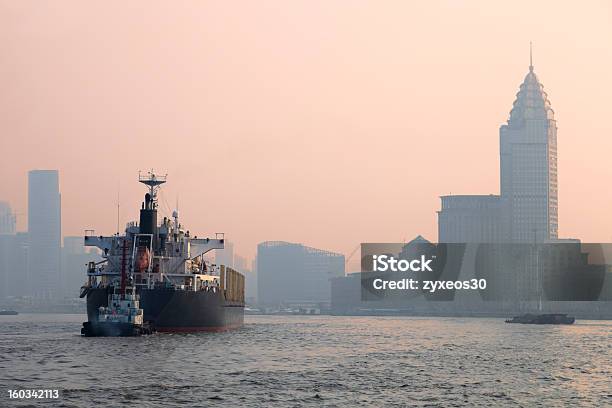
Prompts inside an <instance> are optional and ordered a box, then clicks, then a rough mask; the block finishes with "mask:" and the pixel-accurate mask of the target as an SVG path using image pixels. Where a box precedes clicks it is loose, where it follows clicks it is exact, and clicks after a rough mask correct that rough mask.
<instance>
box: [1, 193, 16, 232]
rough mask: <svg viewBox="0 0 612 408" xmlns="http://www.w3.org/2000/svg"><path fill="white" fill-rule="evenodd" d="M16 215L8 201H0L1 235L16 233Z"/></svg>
mask: <svg viewBox="0 0 612 408" xmlns="http://www.w3.org/2000/svg"><path fill="white" fill-rule="evenodd" d="M15 223H16V218H15V214H13V211H12V210H11V206H10V204H9V203H7V202H6V201H0V235H2V234H14V233H15Z"/></svg>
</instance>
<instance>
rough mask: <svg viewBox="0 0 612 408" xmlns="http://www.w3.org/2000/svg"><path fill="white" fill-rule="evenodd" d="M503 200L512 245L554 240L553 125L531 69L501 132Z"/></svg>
mask: <svg viewBox="0 0 612 408" xmlns="http://www.w3.org/2000/svg"><path fill="white" fill-rule="evenodd" d="M499 141H500V170H501V196H502V200H503V206H504V211H505V212H506V214H505V216H506V217H505V220H504V221H505V222H506V223H507V226H506V228H505V229H506V231H507V236H506V238H507V239H509V240H510V241H511V242H533V241H534V240H535V241H544V240H548V239H556V238H557V229H558V218H557V214H558V212H557V211H558V202H557V125H556V122H555V116H554V112H553V110H552V108H551V107H550V102H549V100H548V96H547V94H546V92H544V87H543V86H542V84H540V81H539V80H538V77H537V76H536V74H535V72H534V70H533V64H531V63H530V65H529V72H528V73H527V76H525V80H524V81H523V83H522V84H521V87H520V89H519V92H518V93H517V95H516V100H515V101H514V105H513V107H512V111H511V112H510V118H509V119H508V123H507V124H504V125H502V126H501V128H500V129H499Z"/></svg>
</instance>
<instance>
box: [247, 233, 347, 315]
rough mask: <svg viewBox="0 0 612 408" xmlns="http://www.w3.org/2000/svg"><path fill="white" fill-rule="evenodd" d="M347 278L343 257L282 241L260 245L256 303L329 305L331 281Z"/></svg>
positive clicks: (269, 304)
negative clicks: (319, 303) (323, 303)
mask: <svg viewBox="0 0 612 408" xmlns="http://www.w3.org/2000/svg"><path fill="white" fill-rule="evenodd" d="M340 276H344V255H341V254H337V253H334V252H329V251H325V250H321V249H316V248H310V247H307V246H304V245H301V244H294V243H290V242H281V241H267V242H262V243H261V244H259V245H258V246H257V302H258V304H260V305H268V306H273V307H276V306H280V305H287V304H291V303H308V302H329V301H330V279H332V278H335V277H340Z"/></svg>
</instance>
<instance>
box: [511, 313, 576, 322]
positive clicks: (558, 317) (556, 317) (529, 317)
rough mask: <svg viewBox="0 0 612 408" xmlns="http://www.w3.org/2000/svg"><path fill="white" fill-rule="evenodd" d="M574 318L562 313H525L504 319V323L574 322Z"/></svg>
mask: <svg viewBox="0 0 612 408" xmlns="http://www.w3.org/2000/svg"><path fill="white" fill-rule="evenodd" d="M575 320H576V319H575V318H574V317H572V316H568V315H567V314H563V313H546V314H532V313H525V314H522V315H520V316H514V317H513V318H512V319H508V320H506V323H521V324H574V321H575Z"/></svg>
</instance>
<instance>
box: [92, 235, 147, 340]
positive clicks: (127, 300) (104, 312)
mask: <svg viewBox="0 0 612 408" xmlns="http://www.w3.org/2000/svg"><path fill="white" fill-rule="evenodd" d="M122 250H123V256H122V257H121V286H120V287H119V288H118V290H117V288H116V287H115V288H114V290H113V292H112V293H110V294H109V295H108V301H107V305H108V306H100V307H99V308H98V316H97V319H95V320H92V321H87V322H84V323H83V328H81V335H83V336H85V337H97V336H122V337H124V336H140V335H142V334H152V333H153V332H154V329H153V328H152V327H151V326H150V325H149V323H147V322H144V321H143V315H144V314H143V311H142V309H141V308H140V298H139V296H138V295H137V294H136V288H135V287H134V285H133V278H132V276H130V277H128V276H127V273H126V262H127V256H126V254H127V242H126V241H125V240H124V241H123V245H122ZM126 282H127V284H126Z"/></svg>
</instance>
